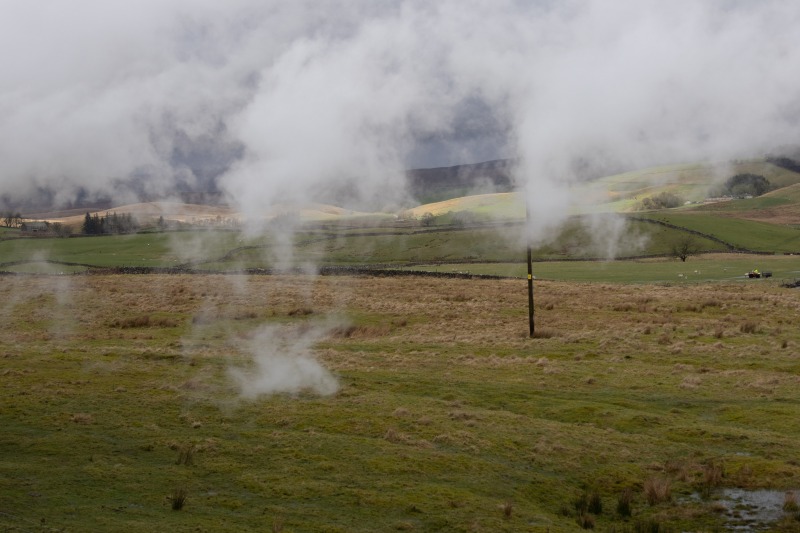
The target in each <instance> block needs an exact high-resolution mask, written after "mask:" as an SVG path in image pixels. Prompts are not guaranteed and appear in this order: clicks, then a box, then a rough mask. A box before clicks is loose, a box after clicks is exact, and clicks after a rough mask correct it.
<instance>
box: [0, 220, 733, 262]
mask: <svg viewBox="0 0 800 533" xmlns="http://www.w3.org/2000/svg"><path fill="white" fill-rule="evenodd" d="M595 222H596V220H595ZM521 231H522V227H521V226H520V225H507V226H486V227H474V228H447V227H445V228H428V229H421V228H395V229H394V230H390V229H387V228H380V229H377V230H373V229H372V228H370V229H341V228H340V229H339V230H338V231H333V230H329V229H324V230H316V231H301V232H299V233H297V234H296V235H294V236H293V237H292V238H290V239H283V240H282V239H280V238H278V237H276V236H272V237H270V236H262V237H257V238H247V237H244V236H242V235H239V234H236V233H232V232H213V231H195V232H188V231H187V232H175V233H147V234H139V235H118V236H102V237H83V238H70V239H59V238H46V239H45V238H37V239H15V240H8V241H0V270H6V271H25V269H26V268H28V267H26V266H25V264H30V265H35V264H36V263H43V262H47V261H49V262H55V263H59V264H66V265H65V266H69V265H72V266H73V268H80V266H83V268H92V267H96V268H104V267H118V266H127V267H138V266H145V267H175V266H186V267H192V268H200V269H206V270H238V269H242V268H270V267H275V266H287V265H288V266H293V265H298V264H315V265H381V264H403V263H419V262H432V261H435V262H448V261H450V262H452V261H473V262H480V261H488V262H498V261H506V262H516V261H519V260H520V259H521V258H524V254H525V249H524V246H523V244H522V237H521ZM681 235H683V232H682V231H681V230H678V229H674V228H668V227H664V226H661V225H657V224H650V223H645V222H640V221H629V222H628V224H627V226H626V228H625V230H624V231H622V232H621V233H619V234H616V233H615V234H613V235H606V234H604V233H603V232H602V231H600V230H597V231H595V232H593V233H592V232H589V231H588V230H587V226H586V225H585V224H584V222H583V221H582V219H577V218H576V219H573V220H572V221H571V222H569V223H567V224H566V225H565V226H564V227H563V228H562V230H561V231H560V233H559V234H557V235H556V236H555V237H554V238H553V239H552V241H551V242H549V243H548V244H546V245H541V246H538V247H537V248H536V251H535V255H536V257H537V258H539V259H565V258H596V257H600V258H604V257H608V256H609V254H613V255H615V256H619V257H626V256H639V255H660V254H668V253H670V250H671V246H672V243H673V242H675V241H676V240H678V239H679V238H680V237H681ZM695 244H696V245H697V249H698V250H699V251H706V252H713V251H723V250H725V246H724V245H721V244H720V243H717V242H714V241H711V240H708V239H705V238H702V237H695ZM20 263H24V264H20ZM30 268H32V269H33V268H38V267H34V266H31V267H30Z"/></svg>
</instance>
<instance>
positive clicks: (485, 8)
mask: <svg viewBox="0 0 800 533" xmlns="http://www.w3.org/2000/svg"><path fill="white" fill-rule="evenodd" d="M3 5H4V7H5V9H4V13H5V14H6V15H5V16H4V17H3V19H2V21H0V43H1V44H2V46H1V47H0V50H1V51H0V55H2V64H3V65H4V67H3V76H2V77H0V92H2V95H3V98H2V99H0V111H1V112H2V116H3V117H4V118H3V120H2V121H0V141H2V142H0V196H3V197H5V198H6V199H7V200H12V201H13V200H14V199H19V198H22V197H24V196H25V195H30V194H34V193H35V192H36V191H37V190H41V189H43V188H51V189H53V190H55V191H56V192H57V194H56V197H55V198H54V201H55V202H56V203H67V202H69V201H70V200H72V199H73V198H74V197H75V196H76V195H77V194H78V193H79V192H80V191H83V192H84V193H85V192H87V191H88V194H89V197H91V195H97V196H99V195H112V196H114V195H118V196H120V195H125V194H127V196H126V199H127V198H129V197H130V194H131V191H133V192H134V193H136V194H137V195H140V196H142V195H149V196H157V195H165V194H168V193H171V192H174V191H175V190H176V189H180V187H196V188H200V189H206V190H218V191H220V192H221V193H222V194H223V195H224V196H225V198H226V199H227V201H229V202H230V203H231V204H232V205H234V206H236V207H238V208H240V209H241V210H242V211H243V212H244V213H246V214H248V215H250V216H253V217H257V216H259V215H260V214H261V213H263V211H264V209H265V206H268V205H270V204H272V203H297V202H303V201H308V200H309V199H314V198H315V197H317V196H319V194H320V193H321V192H330V191H332V190H336V189H337V187H344V186H346V185H347V184H348V183H349V184H353V183H356V184H357V187H356V188H355V191H356V193H357V196H358V198H359V200H361V201H362V202H364V203H369V204H370V205H372V206H374V208H375V209H392V208H394V207H396V206H397V205H399V204H406V205H407V204H408V202H409V201H411V200H410V199H409V198H408V197H407V193H406V192H405V184H404V180H403V177H404V174H403V171H404V170H405V169H408V168H415V167H430V166H441V165H448V164H458V163H468V162H476V161H479V160H485V159H489V158H492V159H496V158H505V157H508V158H515V159H517V160H518V161H519V163H518V168H517V175H516V180H517V183H518V184H519V185H520V186H521V187H526V190H527V191H528V193H527V195H528V200H529V202H530V203H531V205H532V207H533V209H532V213H533V215H534V221H533V225H534V226H536V227H540V226H541V224H540V222H542V221H547V222H548V225H550V224H552V223H555V222H557V221H558V220H559V219H560V218H561V216H560V215H559V213H564V212H565V207H567V206H568V205H569V204H570V203H571V201H572V199H571V197H570V194H569V191H568V189H567V188H566V187H565V184H566V183H569V182H570V181H571V180H573V179H575V178H576V176H578V175H579V174H581V173H584V174H585V173H587V172H589V173H591V171H596V172H602V170H603V169H609V168H613V169H625V168H636V167H641V166H644V165H649V164H656V163H666V162H682V161H695V160H711V161H715V160H725V159H726V158H731V157H746V156H749V155H762V154H763V153H765V151H769V150H770V149H773V148H774V147H776V146H781V145H785V144H790V143H795V142H796V132H797V126H798V118H800V96H798V95H800V92H799V91H798V90H797V89H798V84H800V81H799V80H798V78H797V76H796V70H797V67H798V66H800V33H798V32H797V31H796V27H797V23H798V22H800V6H799V5H798V4H797V3H795V2H791V1H769V0H767V1H762V2H757V3H756V2H736V1H732V0H728V1H722V0H719V1H710V2H702V3H699V2H690V1H676V2H669V3H664V2H656V1H647V0H645V1H632V0H629V1H620V2H614V3H613V5H609V4H608V3H607V2H601V1H599V0H595V1H581V2H578V1H569V0H567V1H561V2H545V1H531V2H521V1H511V0H506V1H497V2H483V1H467V2H462V1H458V2H456V1H443V2H437V3H435V4H431V3H428V2H421V1H420V2H417V1H405V2H388V1H387V2H373V1H362V2H358V1H348V2H344V1H343V2H326V3H324V4H322V5H319V4H318V3H312V2H263V1H258V2H256V1H254V0H237V1H234V2H226V3H225V4H224V5H223V4H220V3H218V2H212V1H210V0H209V1H189V0H169V1H158V2H156V1H143V2H137V3H136V5H135V6H134V5H129V4H124V3H121V2H102V1H87V0H84V1H77V2H71V3H69V4H68V5H66V4H64V3H61V2H36V3H34V4H32V3H30V2H21V1H6V2H3ZM345 190H347V191H349V193H351V192H352V191H353V190H354V189H353V188H352V187H350V188H345ZM82 194H83V193H82Z"/></svg>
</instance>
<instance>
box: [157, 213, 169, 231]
mask: <svg viewBox="0 0 800 533" xmlns="http://www.w3.org/2000/svg"><path fill="white" fill-rule="evenodd" d="M166 228H167V223H166V222H165V221H164V215H161V216H159V217H158V229H160V230H161V231H164V230H165V229H166Z"/></svg>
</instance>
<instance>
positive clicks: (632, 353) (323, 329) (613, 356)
mask: <svg viewBox="0 0 800 533" xmlns="http://www.w3.org/2000/svg"><path fill="white" fill-rule="evenodd" d="M525 302H526V296H525V284H524V282H521V281H508V280H504V281H481V280H466V281H464V280H433V279H421V280H414V281H410V280H408V279H388V278H347V277H316V278H315V277H270V276H254V277H241V276H219V275H207V276H205V275H196V276H188V275H175V276H155V275H150V276H112V275H89V276H7V277H5V278H3V280H2V283H0V313H2V320H0V358H2V361H3V365H2V371H0V380H2V381H3V384H2V385H3V394H2V395H0V402H2V403H1V404H0V423H2V426H3V431H2V432H1V433H0V529H3V530H5V531H31V530H37V531H121V530H125V531H130V532H134V531H153V530H172V531H265V530H266V531H286V532H289V531H292V532H304V531H308V532H318V531H329V532H332V531H347V532H357V531H393V530H401V531H487V532H488V531H492V532H494V531H515V532H516V531H535V532H545V531H550V532H554V533H555V532H562V531H563V532H566V531H578V530H580V526H579V522H581V523H582V524H584V525H589V524H590V523H591V524H594V525H595V526H596V528H597V529H599V530H601V531H612V530H613V531H645V530H646V531H656V530H658V531H717V530H722V529H723V528H724V527H726V526H733V525H739V526H742V527H746V528H749V529H750V530H755V529H758V527H757V526H756V525H754V524H753V523H747V522H746V517H745V516H743V514H744V512H743V511H742V510H741V509H739V510H735V509H733V508H732V504H730V502H726V500H725V499H724V495H725V494H726V492H725V491H726V490H729V489H732V488H741V489H744V490H755V489H772V490H776V491H778V492H777V493H775V494H777V495H778V496H777V497H778V498H779V501H778V502H777V506H778V507H779V508H780V506H781V505H782V504H783V500H784V496H783V494H784V491H787V490H791V489H797V488H798V487H800V466H798V462H797V457H798V456H799V455H800V393H798V390H800V389H798V373H799V372H800V363H799V362H798V361H800V359H798V355H799V354H798V348H799V347H800V329H799V328H798V325H797V320H796V317H797V314H798V311H800V307H798V300H797V295H796V293H795V292H794V291H793V290H788V289H781V288H778V287H775V286H773V285H771V284H763V283H762V284H742V283H736V284H710V285H691V286H672V287H667V286H655V285H649V286H648V285H607V284H603V283H592V284H581V283H559V282H540V283H539V284H537V331H538V336H537V338H535V339H530V338H528V337H527V311H526V308H525ZM316 362H319V363H320V364H321V365H323V367H324V368H319V367H316V366H315V365H316ZM287 365H288V366H287ZM287 368H289V369H290V370H289V371H287V370H286V369H287ZM232 369H238V372H239V373H238V374H236V373H235V371H232ZM260 370H261V371H264V370H266V372H261V371H260ZM326 371H327V372H329V373H330V375H332V376H334V378H335V380H336V382H337V383H338V388H337V390H336V391H335V392H333V389H332V388H331V387H330V386H329V385H330V384H329V383H328V384H327V385H326V387H327V388H324V391H325V392H333V393H332V394H328V395H322V396H320V395H318V394H314V393H311V392H308V391H307V390H296V391H294V392H291V391H292V387H293V386H294V387H297V388H300V389H302V385H303V382H299V384H298V382H296V381H294V379H295V378H296V377H297V375H307V376H309V377H310V378H311V379H310V380H309V381H307V382H305V383H306V385H310V386H313V385H319V384H320V383H323V382H324V379H323V378H324V376H322V377H320V376H321V374H325V372H326ZM237 375H238V376H239V378H238V379H235V377H236V376H237ZM277 378H280V379H277ZM292 384H294V385H292ZM245 385H246V386H245ZM259 387H260V388H261V390H262V391H264V390H268V389H270V388H271V389H272V390H286V391H289V392H285V393H281V394H274V395H270V394H258V390H259ZM243 394H244V395H243ZM184 498H185V499H184ZM598 502H599V505H598ZM181 503H183V506H182V508H181V509H180V510H173V507H180V504H181ZM628 504H629V505H628ZM628 508H629V509H630V512H631V516H627V513H626V511H627V509H628ZM590 511H591V512H590ZM737 516H738V518H737ZM771 520H773V521H772V522H770V525H769V527H771V528H772V529H771V530H773V531H796V529H797V523H798V522H797V521H796V519H795V517H794V515H793V514H792V513H791V512H788V513H779V516H778V517H777V518H773V519H771ZM766 527H767V526H766V525H765V528H766ZM656 528H658V529H656Z"/></svg>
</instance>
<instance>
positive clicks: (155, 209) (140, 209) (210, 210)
mask: <svg viewBox="0 0 800 533" xmlns="http://www.w3.org/2000/svg"><path fill="white" fill-rule="evenodd" d="M95 213H97V214H98V215H99V216H101V217H102V216H105V215H106V213H108V214H111V213H117V214H123V213H125V214H127V213H130V214H131V215H133V216H134V217H135V218H137V219H138V220H139V221H140V222H142V223H152V222H153V221H154V220H157V219H158V218H159V217H164V219H165V220H166V221H167V222H181V223H186V224H199V225H208V224H211V225H213V224H222V223H231V222H232V223H237V224H239V223H242V222H243V221H244V217H243V215H242V213H240V212H238V211H236V210H233V209H230V208H227V207H219V206H211V205H196V204H184V203H178V202H147V203H138V204H128V205H121V206H118V207H114V208H112V209H107V210H103V211H90V214H91V215H94V214H95ZM286 214H289V215H292V216H296V217H298V218H299V219H300V220H303V221H323V220H336V219H339V218H351V217H366V216H375V215H376V214H375V213H364V212H360V211H353V210H350V209H344V208H342V207H336V206H333V205H325V204H308V205H302V206H273V207H270V208H267V209H265V210H264V213H263V215H262V216H263V218H264V219H270V218H274V217H277V216H281V215H286ZM85 216H86V214H85V213H83V214H81V215H73V216H70V217H63V218H58V217H55V218H46V220H48V221H49V222H61V223H62V224H66V225H69V226H73V227H80V225H81V224H83V220H84V217H85ZM383 216H388V215H383Z"/></svg>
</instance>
